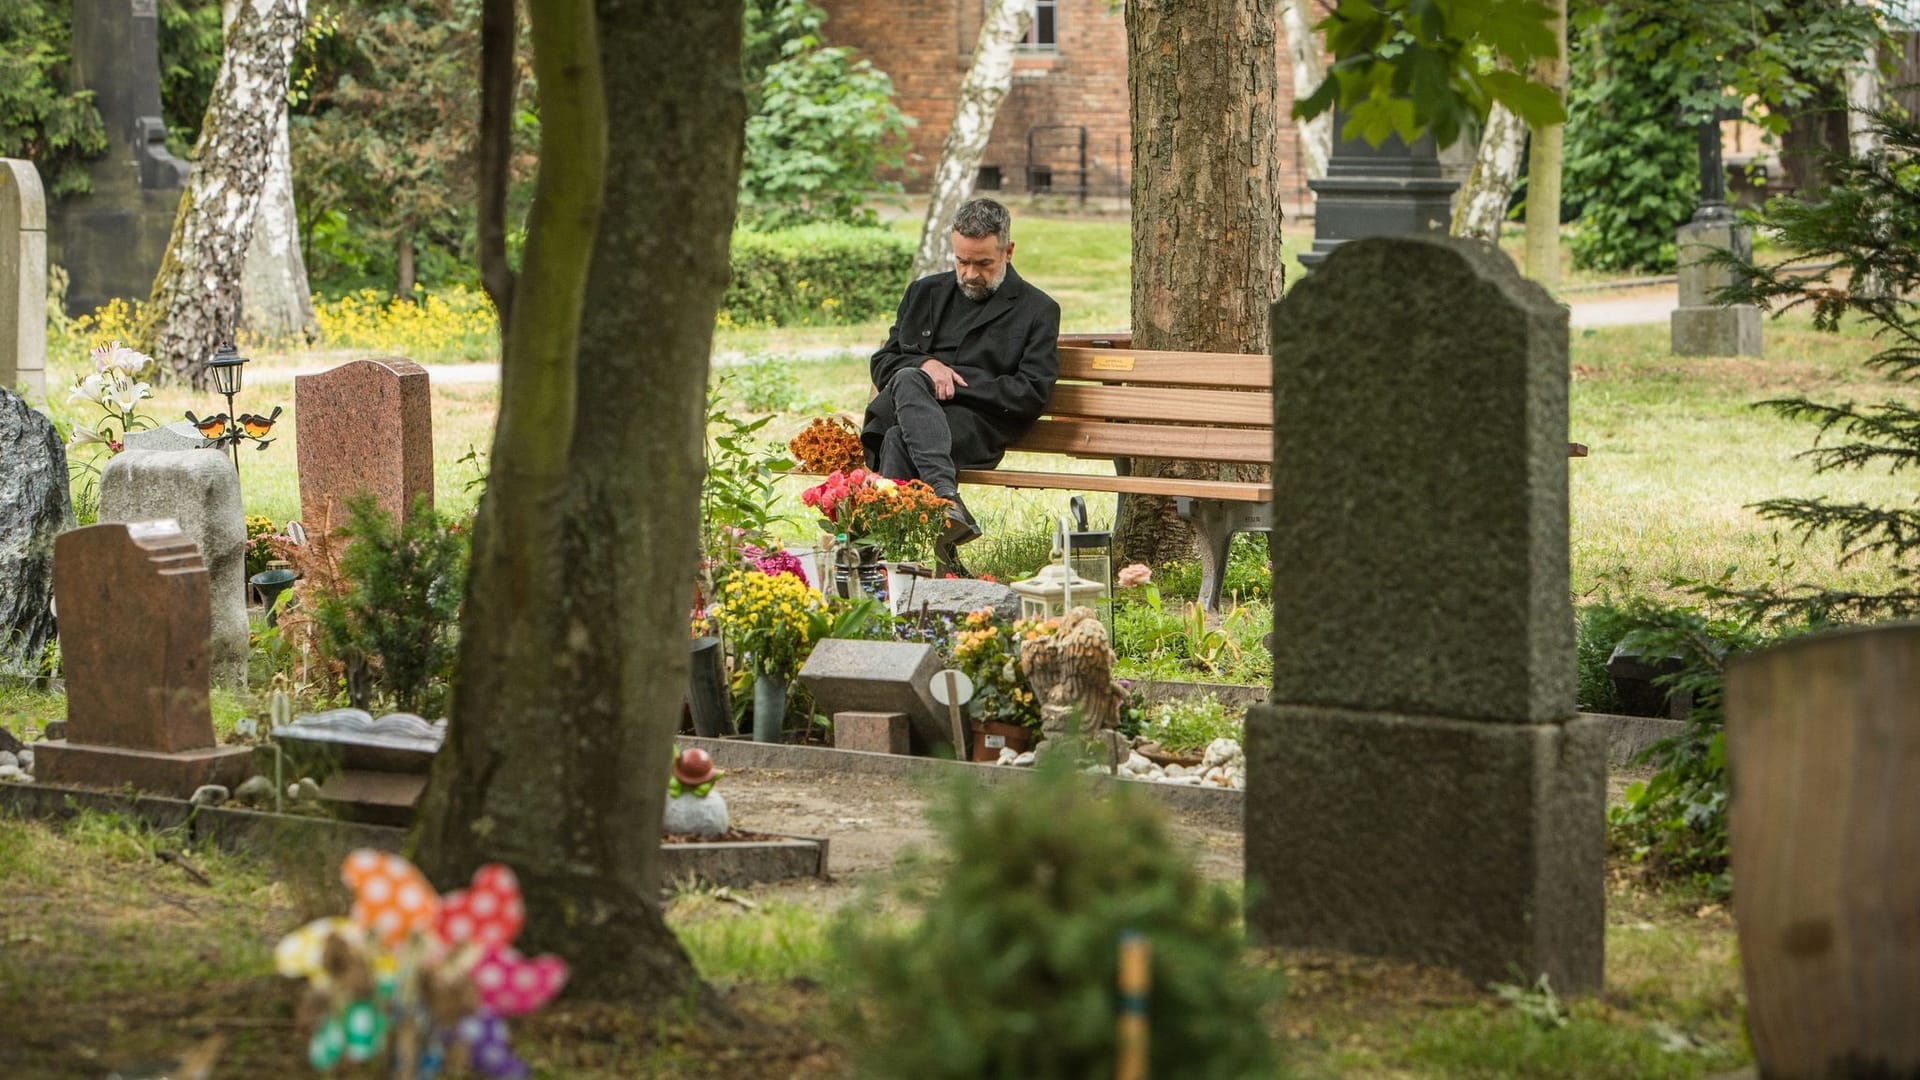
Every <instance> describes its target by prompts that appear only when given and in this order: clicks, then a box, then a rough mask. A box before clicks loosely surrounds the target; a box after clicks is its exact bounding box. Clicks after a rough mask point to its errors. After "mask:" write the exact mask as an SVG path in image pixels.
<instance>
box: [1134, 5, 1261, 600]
mask: <svg viewBox="0 0 1920 1080" xmlns="http://www.w3.org/2000/svg"><path fill="white" fill-rule="evenodd" d="M1275 25H1276V13H1275V11H1274V6H1273V0H1231V2H1224V0H1221V2H1212V3H1208V2H1201V0H1129V3H1128V4H1127V90H1128V97H1129V98H1130V100H1131V103H1132V124H1133V344H1134V347H1135V348H1138V349H1176V350H1184V351H1191V352H1225V353H1265V352H1266V351H1267V350H1268V342H1267V306H1268V305H1269V304H1271V303H1272V302H1273V301H1274V300H1276V299H1278V298H1279V296H1280V285H1281V269H1280V204H1279V201H1278V199H1277V197H1276V192H1277V191H1278V190H1279V161H1280V148H1279V120H1278V117H1277V116H1276V115H1275V103H1274V88H1275V85H1276V81H1277V78H1278V75H1277V72H1276V71H1275V62H1274V37H1273V35H1274V27H1275ZM1132 468H1133V471H1134V473H1135V474H1136V475H1141V476H1175V475H1183V476H1198V475H1219V472H1218V470H1219V468H1220V467H1218V466H1205V465H1193V464H1191V463H1178V464H1174V463H1167V462H1160V461H1153V460H1150V459H1141V458H1136V459H1134V461H1133V464H1132ZM1263 471H1264V470H1257V471H1256V470H1245V469H1242V470H1236V472H1238V473H1241V474H1243V475H1244V474H1247V473H1253V474H1255V475H1257V473H1258V472H1263ZM1114 532H1115V535H1114V543H1115V546H1116V547H1118V548H1119V549H1120V551H1121V553H1122V555H1123V557H1124V558H1126V559H1127V560H1128V561H1137V562H1145V563H1148V564H1150V565H1155V566H1157V565H1160V564H1161V563H1164V562H1166V561H1168V560H1170V559H1175V558H1181V557H1184V556H1187V555H1189V554H1191V553H1192V550H1193V536H1192V531H1191V530H1190V529H1188V528H1187V526H1186V524H1185V523H1184V522H1182V521H1181V520H1180V519H1179V518H1178V517H1177V516H1176V515H1175V513H1174V506H1173V500H1171V499H1162V498H1147V497H1142V496H1129V497H1127V498H1125V499H1123V500H1122V501H1121V507H1120V514H1119V517H1118V520H1117V521H1116V522H1115V525H1114Z"/></svg>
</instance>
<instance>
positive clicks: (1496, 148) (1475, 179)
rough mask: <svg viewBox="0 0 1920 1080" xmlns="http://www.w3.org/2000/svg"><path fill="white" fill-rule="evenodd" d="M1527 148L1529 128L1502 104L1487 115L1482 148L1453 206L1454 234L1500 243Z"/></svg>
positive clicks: (1474, 158) (1481, 135)
mask: <svg viewBox="0 0 1920 1080" xmlns="http://www.w3.org/2000/svg"><path fill="white" fill-rule="evenodd" d="M1526 149H1527V125H1526V124H1524V123H1522V122H1521V120H1520V117H1519V116H1517V115H1515V114H1514V112H1513V110H1512V109H1509V108H1507V107H1506V106H1505V105H1502V104H1500V103H1499V102H1497V101H1496V102H1494V103H1493V108H1492V110H1490V111H1489V112H1488V113H1487V125H1486V127H1485V128H1484V129H1482V130H1481V132H1480V147H1479V149H1478V150H1477V151H1475V153H1474V155H1473V171H1472V172H1470V173H1468V174H1467V182H1466V183H1465V184H1463V185H1461V188H1460V200H1459V201H1458V202H1457V203H1455V204H1454V207H1453V229H1452V232H1453V235H1455V236H1470V237H1472V238H1474V239H1476V240H1487V241H1498V240H1499V239H1500V224H1501V222H1503V221H1505V220H1507V204H1508V203H1509V202H1512V201H1513V185H1514V182H1515V181H1517V180H1519V179H1520V162H1521V160H1522V155H1523V154H1525V153H1526Z"/></svg>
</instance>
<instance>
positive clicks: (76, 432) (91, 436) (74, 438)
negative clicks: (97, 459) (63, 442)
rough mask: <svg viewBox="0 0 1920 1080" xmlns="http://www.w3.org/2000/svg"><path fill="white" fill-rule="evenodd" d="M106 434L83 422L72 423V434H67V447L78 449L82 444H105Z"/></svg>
mask: <svg viewBox="0 0 1920 1080" xmlns="http://www.w3.org/2000/svg"><path fill="white" fill-rule="evenodd" d="M106 444H107V439H106V436H104V435H102V434H100V433H99V432H97V431H95V430H93V429H92V428H90V427H88V426H87V425H85V424H75V425H73V434H71V435H68V436H67V449H69V450H78V449H79V448H81V447H83V446H105V445H106Z"/></svg>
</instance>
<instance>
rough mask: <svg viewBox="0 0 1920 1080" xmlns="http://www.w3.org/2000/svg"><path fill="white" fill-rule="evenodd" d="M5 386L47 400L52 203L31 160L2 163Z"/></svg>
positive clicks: (1, 356) (0, 286)
mask: <svg viewBox="0 0 1920 1080" xmlns="http://www.w3.org/2000/svg"><path fill="white" fill-rule="evenodd" d="M0 386H4V387H7V388H8V389H23V390H25V391H26V393H27V396H28V397H29V398H32V399H33V400H35V401H41V400H45V398H46V396H47V200H46V196H45V195H44V194H43V193H42V192H41V190H40V174H39V173H38V172H36V171H35V170H34V167H33V163H32V162H31V161H15V160H14V159H12V158H0Z"/></svg>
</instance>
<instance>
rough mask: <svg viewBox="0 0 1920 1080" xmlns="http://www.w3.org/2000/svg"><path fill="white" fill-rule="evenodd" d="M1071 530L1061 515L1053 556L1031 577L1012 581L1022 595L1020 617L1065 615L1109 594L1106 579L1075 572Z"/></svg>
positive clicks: (1020, 595) (1037, 617) (1055, 535)
mask: <svg viewBox="0 0 1920 1080" xmlns="http://www.w3.org/2000/svg"><path fill="white" fill-rule="evenodd" d="M1072 532H1073V530H1072V528H1071V526H1070V524H1069V522H1068V521H1067V519H1066V518H1064V517H1063V518H1061V519H1060V524H1059V526H1058V527H1057V528H1055V529H1054V533H1053V555H1052V558H1051V559H1049V561H1048V562H1047V565H1045V566H1043V567H1041V568H1040V569H1039V570H1038V571H1037V572H1035V574H1034V575H1033V576H1032V577H1030V578H1027V579H1026V580H1024V581H1016V582H1014V583H1013V585H1012V588H1013V591H1014V592H1015V593H1016V594H1017V595H1018V596H1019V597H1020V617H1021V618H1023V619H1050V618H1053V617H1055V616H1059V615H1065V614H1066V613H1067V612H1069V611H1071V610H1073V609H1074V608H1075V607H1076V606H1098V605H1099V603H1100V601H1101V598H1102V597H1104V596H1106V595H1107V586H1106V583H1105V582H1100V581H1094V580H1092V579H1090V578H1084V577H1081V576H1080V575H1079V574H1076V573H1074V569H1073V562H1072V559H1071V557H1070V555H1069V552H1070V551H1071V549H1070V548H1069V547H1068V545H1069V543H1070V542H1071V541H1070V540H1069V537H1070V536H1071V535H1072ZM1109 562H1111V559H1109Z"/></svg>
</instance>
